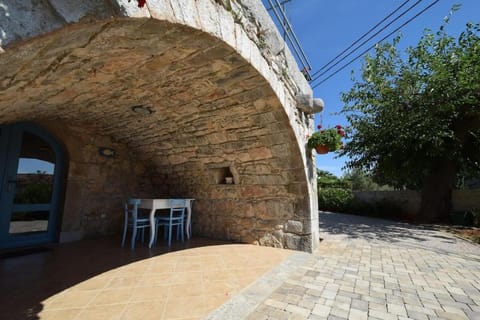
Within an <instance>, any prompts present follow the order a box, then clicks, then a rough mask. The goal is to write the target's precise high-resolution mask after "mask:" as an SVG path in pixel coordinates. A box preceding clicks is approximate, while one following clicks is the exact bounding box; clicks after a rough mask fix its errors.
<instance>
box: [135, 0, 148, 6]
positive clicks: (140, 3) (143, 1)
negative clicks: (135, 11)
mask: <svg viewBox="0 0 480 320" xmlns="http://www.w3.org/2000/svg"><path fill="white" fill-rule="evenodd" d="M137 2H138V7H139V8H143V7H144V6H145V4H146V3H147V0H137Z"/></svg>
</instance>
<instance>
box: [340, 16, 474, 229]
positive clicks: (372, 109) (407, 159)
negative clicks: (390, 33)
mask: <svg viewBox="0 0 480 320" xmlns="http://www.w3.org/2000/svg"><path fill="white" fill-rule="evenodd" d="M445 22H446V23H445V24H444V25H442V26H441V27H440V28H439V30H438V31H437V32H435V33H433V32H432V31H430V30H425V32H424V34H423V36H422V38H421V39H420V41H419V43H418V44H417V45H416V46H415V47H409V48H407V50H406V54H407V56H406V57H405V56H402V55H401V54H400V52H399V50H398V49H397V48H396V47H397V45H398V43H399V41H400V39H401V37H400V36H399V37H397V38H396V39H394V41H393V42H392V43H383V44H379V45H377V47H376V52H375V54H374V55H373V56H366V57H365V61H364V64H363V66H362V73H361V74H362V80H360V81H358V80H355V79H354V80H355V83H354V85H353V87H352V89H350V91H348V92H346V93H343V94H342V100H343V102H344V103H345V106H344V108H343V111H342V112H343V113H345V114H346V115H347V119H348V120H349V122H350V128H348V130H347V133H348V135H349V136H350V138H351V140H350V141H349V142H348V143H347V144H346V146H345V148H344V149H343V150H342V151H341V153H340V154H341V155H348V156H349V157H350V159H351V160H350V161H349V162H347V167H349V168H361V169H363V170H366V171H371V172H373V174H374V176H375V178H376V180H377V181H379V182H381V183H385V184H388V185H392V186H394V187H398V188H405V187H407V188H412V189H420V190H421V192H422V202H421V209H420V211H421V212H420V217H421V219H422V220H424V221H435V220H447V219H448V215H449V212H450V209H451V192H452V188H453V186H454V184H455V180H456V178H457V177H458V176H461V175H468V174H469V172H470V173H471V172H478V171H479V169H480V165H479V164H480V152H479V151H480V38H479V33H480V26H479V24H472V23H468V24H467V25H466V29H465V31H463V32H462V33H461V34H460V35H459V37H458V38H457V39H455V38H454V37H452V36H449V35H447V34H446V32H445V25H446V24H447V23H448V19H446V21H445Z"/></svg>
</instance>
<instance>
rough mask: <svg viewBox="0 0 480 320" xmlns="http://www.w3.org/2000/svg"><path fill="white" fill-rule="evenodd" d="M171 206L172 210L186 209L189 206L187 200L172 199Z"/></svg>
mask: <svg viewBox="0 0 480 320" xmlns="http://www.w3.org/2000/svg"><path fill="white" fill-rule="evenodd" d="M169 205H170V208H185V207H186V206H187V201H186V200H185V199H170V200H169Z"/></svg>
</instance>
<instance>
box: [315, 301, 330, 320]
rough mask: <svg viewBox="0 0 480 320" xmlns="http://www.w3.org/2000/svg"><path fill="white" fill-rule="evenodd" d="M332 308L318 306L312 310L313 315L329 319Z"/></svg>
mask: <svg viewBox="0 0 480 320" xmlns="http://www.w3.org/2000/svg"><path fill="white" fill-rule="evenodd" d="M330 310H332V308H331V307H328V306H324V305H320V304H317V305H315V307H314V308H313V310H312V314H315V315H318V316H323V317H327V316H328V315H329V314H330Z"/></svg>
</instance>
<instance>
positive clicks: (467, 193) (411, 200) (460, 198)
mask: <svg viewBox="0 0 480 320" xmlns="http://www.w3.org/2000/svg"><path fill="white" fill-rule="evenodd" d="M354 195H355V198H357V199H359V200H361V201H365V202H367V203H375V202H378V201H383V200H387V201H391V202H393V203H395V204H398V205H399V206H401V207H402V208H403V210H404V211H405V212H406V213H409V214H410V216H409V217H410V218H412V219H413V218H415V215H416V214H417V212H418V211H419V210H420V205H421V195H420V192H417V191H411V190H395V191H358V192H354ZM475 208H480V189H468V190H453V192H452V210H453V211H466V210H471V209H475Z"/></svg>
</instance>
